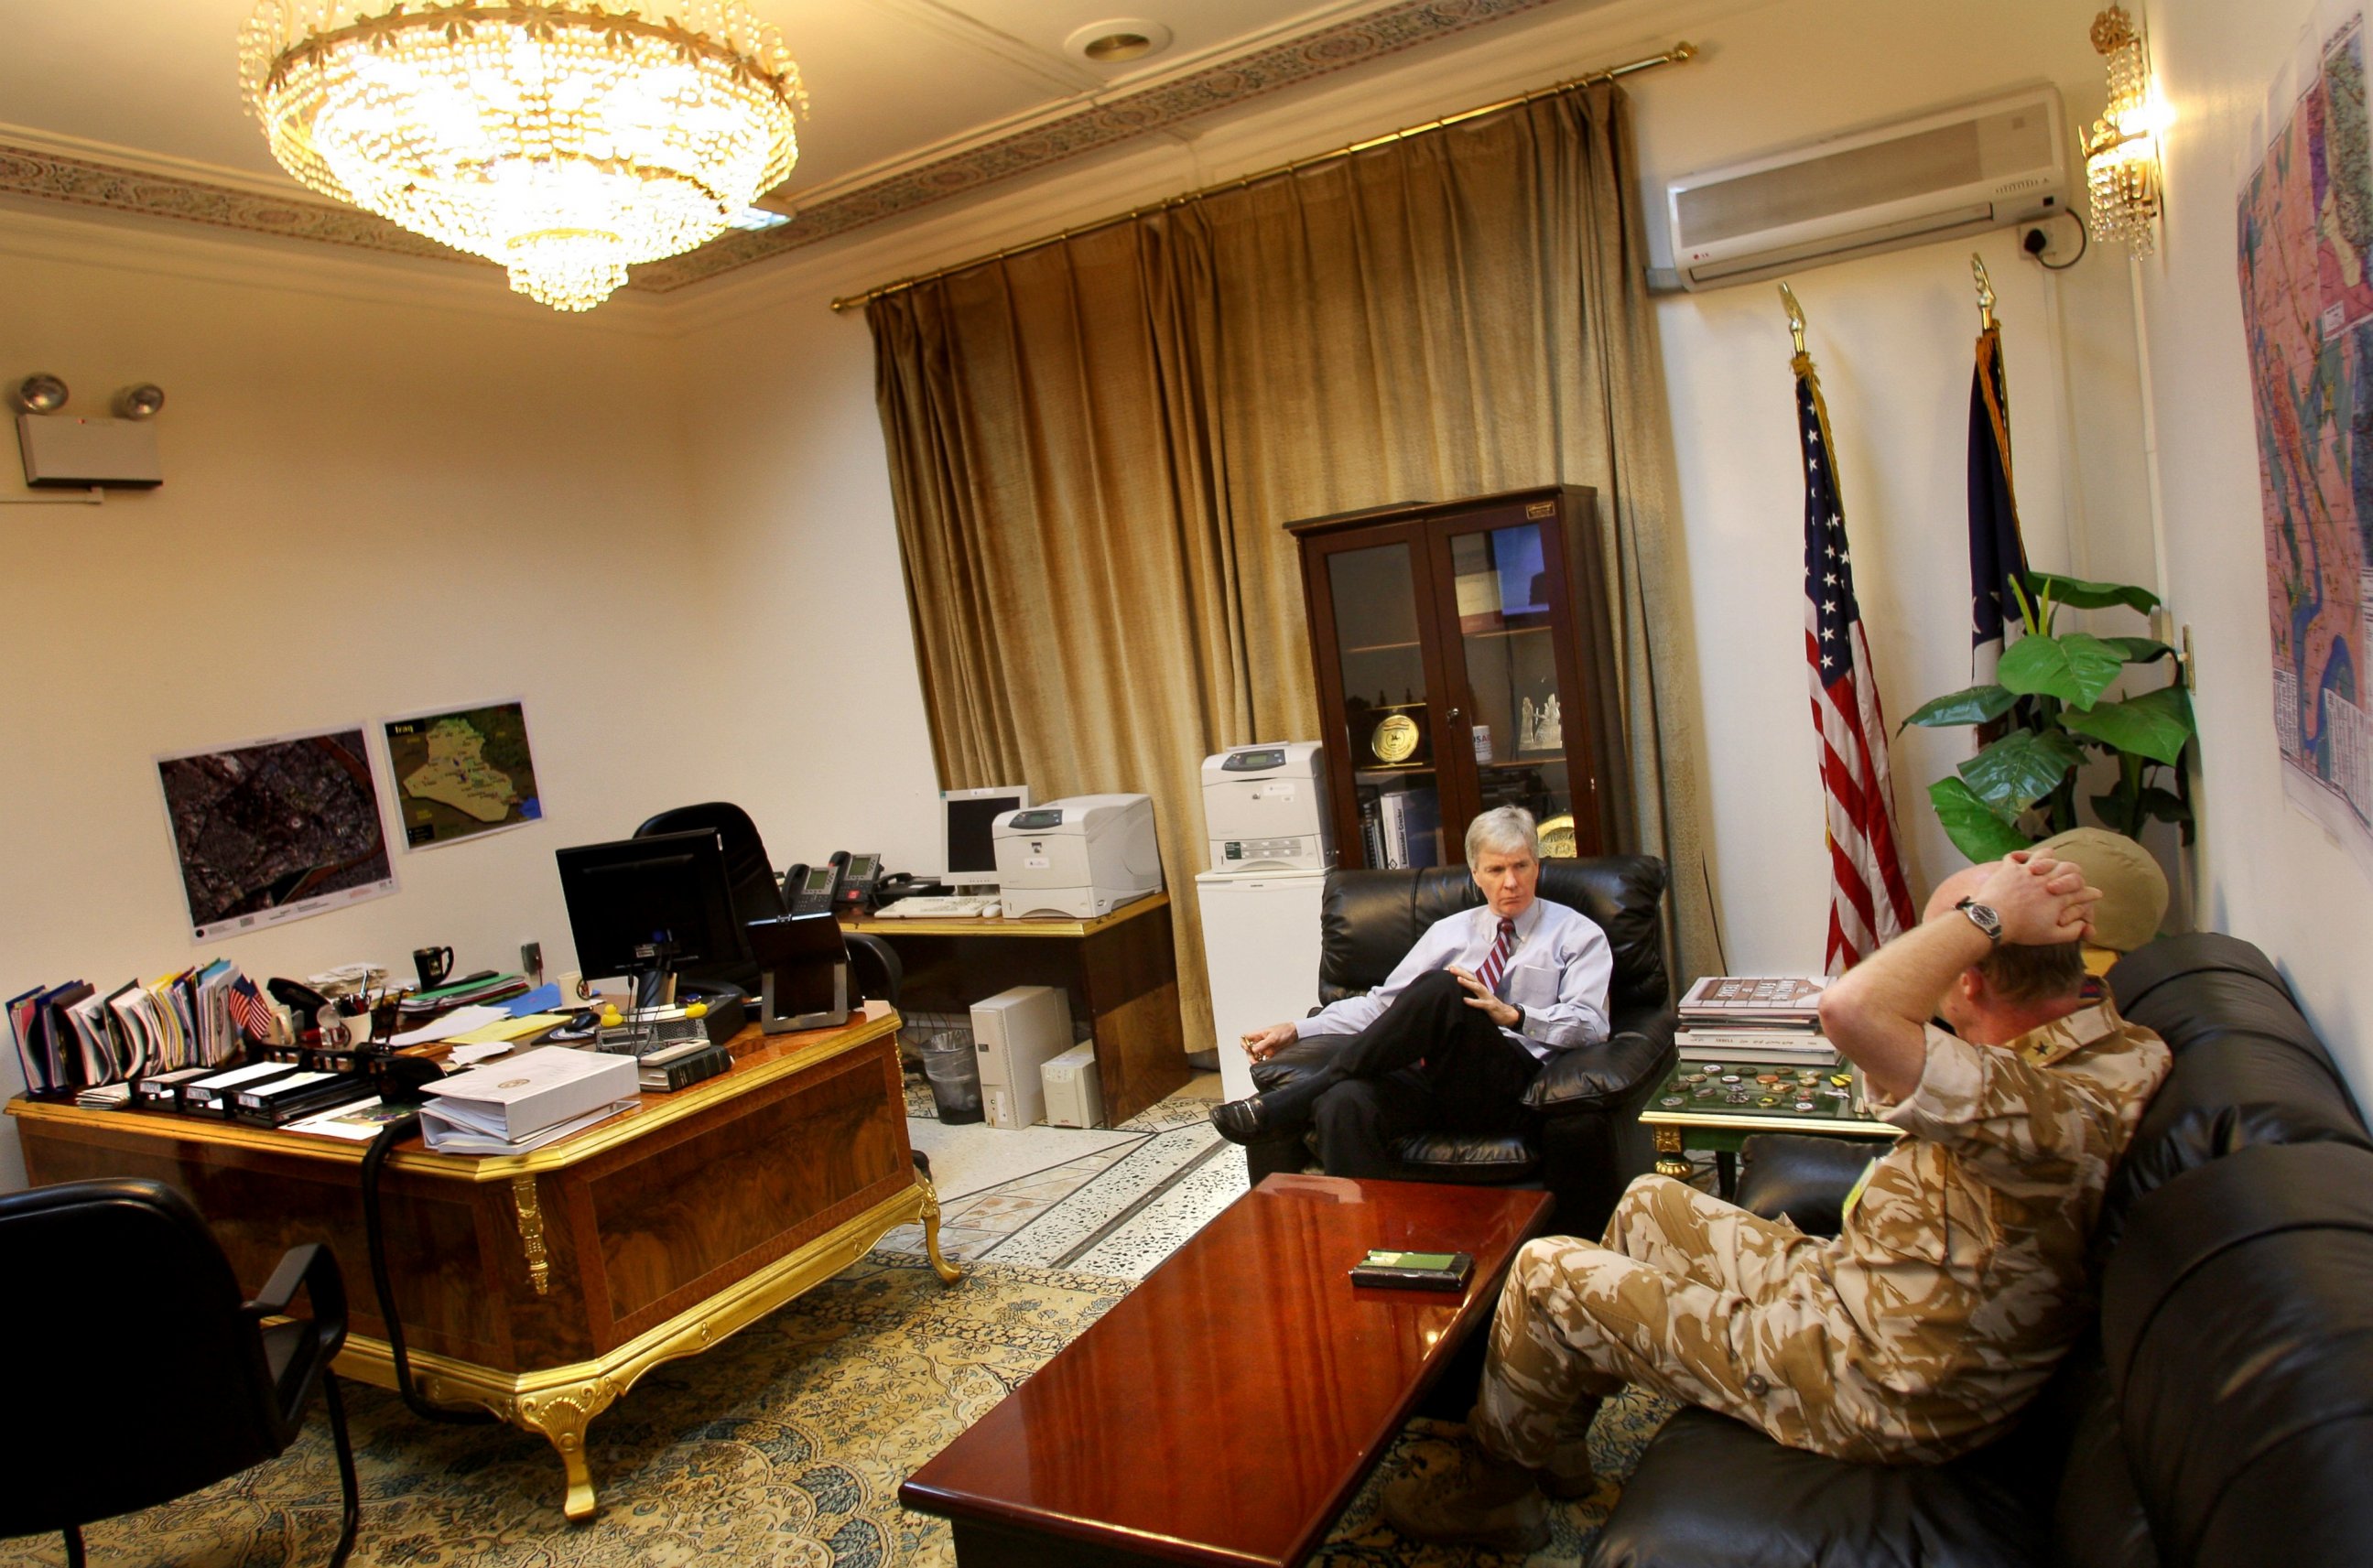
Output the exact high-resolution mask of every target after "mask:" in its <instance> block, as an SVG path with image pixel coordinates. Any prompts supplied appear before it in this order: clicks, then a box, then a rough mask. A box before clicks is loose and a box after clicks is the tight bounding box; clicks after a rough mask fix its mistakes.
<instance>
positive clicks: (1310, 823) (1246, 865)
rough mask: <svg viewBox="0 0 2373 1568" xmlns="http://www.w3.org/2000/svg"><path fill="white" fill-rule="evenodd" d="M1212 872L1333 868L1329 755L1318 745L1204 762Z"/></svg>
mask: <svg viewBox="0 0 2373 1568" xmlns="http://www.w3.org/2000/svg"><path fill="white" fill-rule="evenodd" d="M1203 832H1204V834H1205V836H1206V837H1208V838H1209V839H1210V844H1211V869H1212V870H1213V871H1215V872H1293V871H1301V872H1322V871H1325V870H1327V868H1328V867H1330V866H1332V865H1334V863H1335V826H1334V822H1333V818H1332V813H1329V812H1328V810H1327V754H1326V752H1325V751H1324V750H1322V749H1321V748H1320V746H1319V744H1318V743H1317V742H1315V741H1281V742H1274V743H1265V744H1261V745H1252V746H1232V747H1230V748H1229V749H1228V750H1226V751H1223V752H1221V753H1219V754H1217V755H1213V756H1207V757H1205V758H1204V759H1203Z"/></svg>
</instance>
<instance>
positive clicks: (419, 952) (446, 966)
mask: <svg viewBox="0 0 2373 1568" xmlns="http://www.w3.org/2000/svg"><path fill="white" fill-rule="evenodd" d="M412 966H413V968H415V970H417V971H419V974H420V989H422V990H424V991H433V990H435V989H437V988H438V987H439V986H441V985H443V984H444V983H445V977H446V976H448V975H450V974H451V973H452V972H453V950H452V949H451V948H450V947H418V948H415V949H413V952H412Z"/></svg>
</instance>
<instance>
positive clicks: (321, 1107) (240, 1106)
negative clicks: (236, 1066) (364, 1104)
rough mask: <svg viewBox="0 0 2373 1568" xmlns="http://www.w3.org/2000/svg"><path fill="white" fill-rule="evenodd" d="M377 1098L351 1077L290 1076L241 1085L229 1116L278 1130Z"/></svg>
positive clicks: (323, 1074) (335, 1074)
mask: <svg viewBox="0 0 2373 1568" xmlns="http://www.w3.org/2000/svg"><path fill="white" fill-rule="evenodd" d="M374 1094H377V1091H376V1090H374V1089H372V1088H371V1086H370V1085H369V1083H368V1082H365V1081H364V1080H363V1079H360V1078H357V1077H356V1076H354V1075H353V1074H351V1073H344V1072H319V1071H316V1072H290V1073H285V1074H283V1075H281V1076H280V1077H277V1078H266V1079H263V1080H261V1081H259V1082H254V1083H242V1084H240V1085H238V1086H237V1087H236V1088H234V1089H233V1090H232V1092H231V1096H230V1114H231V1117H233V1119H235V1120H239V1121H251V1122H256V1123H259V1124H261V1125H263V1126H264V1127H278V1126H280V1125H281V1124H282V1123H284V1122H291V1121H301V1120H303V1119H304V1118H305V1117H309V1116H313V1115H315V1114H317V1113H319V1112H321V1111H326V1110H330V1109H332V1108H333V1107H335V1106H343V1105H346V1104H349V1103H351V1102H352V1101H356V1100H362V1099H368V1098H370V1097H372V1096H373V1095H374Z"/></svg>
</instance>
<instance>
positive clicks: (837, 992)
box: [758, 958, 848, 1035]
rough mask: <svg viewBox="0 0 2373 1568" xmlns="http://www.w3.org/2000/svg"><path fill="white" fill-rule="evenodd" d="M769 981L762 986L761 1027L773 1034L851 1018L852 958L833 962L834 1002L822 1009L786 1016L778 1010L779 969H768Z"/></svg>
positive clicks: (837, 1024)
mask: <svg viewBox="0 0 2373 1568" xmlns="http://www.w3.org/2000/svg"><path fill="white" fill-rule="evenodd" d="M765 974H766V981H765V984H764V985H763V986H762V987H761V988H760V989H759V1000H758V1027H759V1028H760V1029H762V1030H764V1031H766V1033H767V1034H769V1035H789V1034H792V1033H794V1032H796V1031H798V1030H801V1029H837V1028H839V1027H840V1026H841V1025H842V1024H846V1023H848V960H847V959H845V958H844V959H838V960H836V961H835V962H834V964H833V966H832V1005H831V1006H830V1007H828V1008H826V1009H825V1010H824V1011H823V1012H795V1013H792V1014H791V1015H790V1016H789V1017H783V1016H781V1015H780V1014H778V1013H777V1012H776V1010H775V1009H776V999H775V982H776V972H775V971H774V970H772V969H768V970H766V972H765Z"/></svg>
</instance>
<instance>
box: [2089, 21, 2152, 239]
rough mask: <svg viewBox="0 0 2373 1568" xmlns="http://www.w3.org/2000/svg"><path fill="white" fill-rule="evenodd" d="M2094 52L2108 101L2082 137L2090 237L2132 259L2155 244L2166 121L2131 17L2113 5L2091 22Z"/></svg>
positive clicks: (2140, 36) (2140, 38)
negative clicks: (2103, 64)
mask: <svg viewBox="0 0 2373 1568" xmlns="http://www.w3.org/2000/svg"><path fill="white" fill-rule="evenodd" d="M2093 48H2094V50H2095V51H2096V52H2097V53H2099V54H2101V55H2102V56H2103V57H2104V58H2105V59H2106V60H2107V61H2108V70H2109V78H2110V99H2109V102H2107V103H2106V104H2104V105H2103V106H2102V108H2101V117H2100V118H2099V119H2098V120H2096V121H2094V122H2093V128H2092V129H2091V130H2090V131H2088V132H2087V133H2086V135H2085V184H2086V188H2087V190H2088V191H2089V192H2090V193H2091V194H2092V198H2093V231H2094V232H2095V233H2096V234H2098V235H2099V236H2100V237H2101V238H2102V239H2104V240H2124V241H2125V242H2126V245H2127V248H2128V249H2129V250H2131V251H2132V252H2133V253H2134V254H2135V255H2137V256H2147V255H2149V254H2150V253H2151V251H2152V250H2153V249H2154V247H2155V246H2156V245H2157V238H2158V235H2157V219H2158V179H2159V167H2158V137H2159V132H2160V130H2161V129H2162V122H2163V121H2164V119H2165V115H2164V113H2163V112H2162V111H2161V106H2160V105H2159V103H2158V101H2157V98H2156V96H2155V95H2154V94H2153V93H2152V91H2151V81H2150V62H2149V60H2147V59H2146V58H2145V56H2144V54H2143V40H2142V34H2141V33H2139V32H2137V31H2135V30H2134V23H2133V18H2131V17H2129V16H2127V15H2126V13H2125V12H2124V10H2123V9H2122V8H2121V7H2119V6H2110V8H2109V9H2108V10H2106V11H2104V12H2102V13H2101V14H2100V15H2099V16H2098V17H2095V18H2093Z"/></svg>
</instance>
